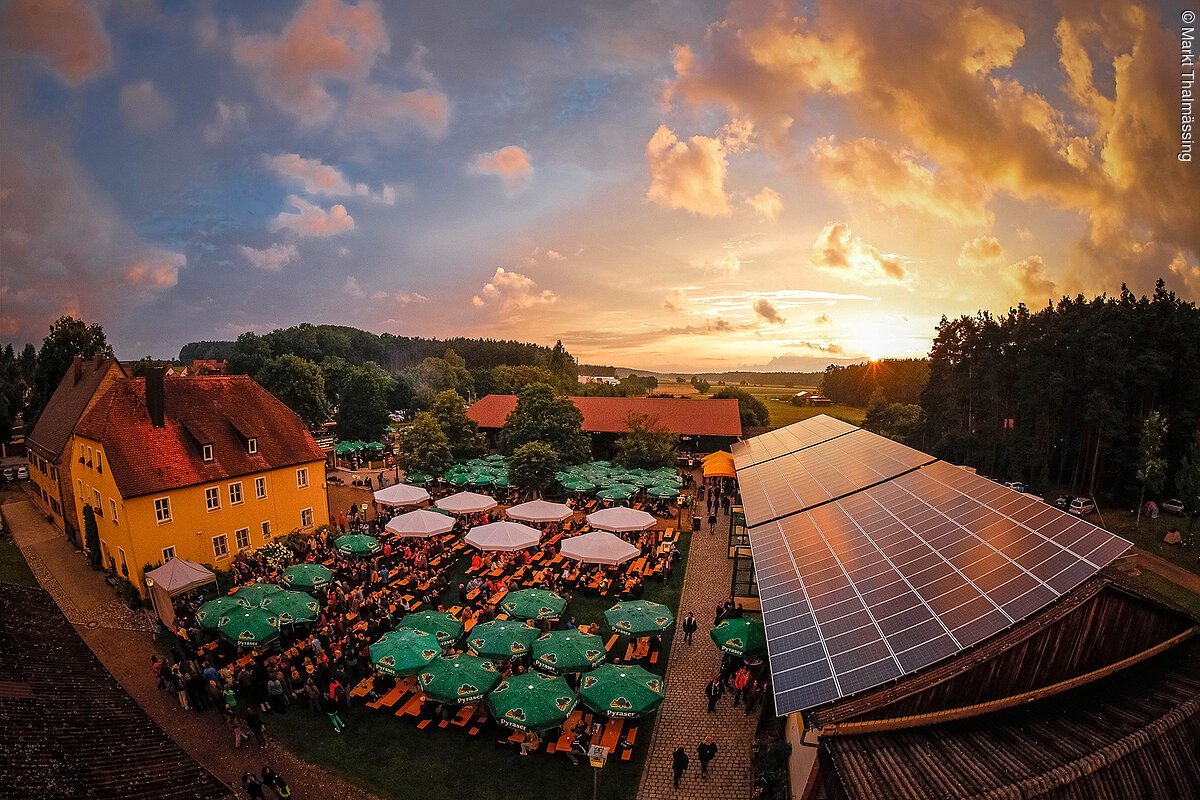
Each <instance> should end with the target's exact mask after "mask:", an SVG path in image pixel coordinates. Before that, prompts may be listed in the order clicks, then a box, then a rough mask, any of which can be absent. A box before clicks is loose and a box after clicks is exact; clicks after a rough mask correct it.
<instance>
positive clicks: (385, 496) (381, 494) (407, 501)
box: [375, 483, 429, 506]
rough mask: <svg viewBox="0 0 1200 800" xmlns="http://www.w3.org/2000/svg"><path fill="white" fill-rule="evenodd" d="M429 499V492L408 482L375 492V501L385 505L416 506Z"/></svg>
mask: <svg viewBox="0 0 1200 800" xmlns="http://www.w3.org/2000/svg"><path fill="white" fill-rule="evenodd" d="M428 499H429V492H427V491H425V490H424V489H422V488H421V487H419V486H409V485H408V484H407V483H396V484H393V485H391V486H388V487H387V488H384V489H380V490H379V491H378V492H376V493H375V502H377V503H382V504H383V505H385V506H414V505H416V504H417V503H424V502H425V501H426V500H428Z"/></svg>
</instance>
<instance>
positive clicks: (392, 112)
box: [343, 84, 450, 141]
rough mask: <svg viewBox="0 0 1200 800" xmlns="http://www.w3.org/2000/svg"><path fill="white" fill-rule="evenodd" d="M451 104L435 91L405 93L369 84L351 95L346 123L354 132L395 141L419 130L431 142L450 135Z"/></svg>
mask: <svg viewBox="0 0 1200 800" xmlns="http://www.w3.org/2000/svg"><path fill="white" fill-rule="evenodd" d="M449 120H450V102H449V100H447V99H446V95H444V94H442V93H441V92H439V91H434V90H432V89H414V90H412V91H402V90H400V89H393V88H391V87H388V86H379V85H377V84H365V85H363V86H359V87H358V88H357V89H355V90H354V92H353V93H352V94H351V95H350V100H349V101H348V102H347V103H346V109H345V115H344V117H343V121H344V123H345V124H346V125H348V126H349V127H351V128H355V129H360V130H367V131H372V132H374V133H376V134H378V135H380V136H382V137H385V138H392V137H394V136H396V135H397V134H399V133H404V132H406V131H408V130H413V129H415V130H419V131H421V132H422V133H423V134H424V135H425V137H426V138H427V139H430V140H434V141H436V140H438V139H441V138H442V137H443V136H445V135H446V128H447V126H448V124H449Z"/></svg>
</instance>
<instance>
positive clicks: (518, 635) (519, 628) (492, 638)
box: [467, 619, 539, 659]
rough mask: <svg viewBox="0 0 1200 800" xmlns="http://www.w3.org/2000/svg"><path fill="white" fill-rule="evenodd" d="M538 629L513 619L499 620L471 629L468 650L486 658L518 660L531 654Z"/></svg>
mask: <svg viewBox="0 0 1200 800" xmlns="http://www.w3.org/2000/svg"><path fill="white" fill-rule="evenodd" d="M538 636H539V633H538V630H537V628H531V627H529V626H528V625H526V624H525V623H524V622H517V621H516V620H511V619H497V620H492V621H491V622H484V623H482V624H479V625H476V626H475V627H474V628H471V635H470V637H469V638H468V639H467V649H469V650H470V651H471V652H472V653H474V654H475V655H477V656H483V657H484V658H497V659H505V658H517V657H518V656H523V655H525V654H526V653H528V652H529V648H530V647H531V646H532V645H533V640H534V639H536V638H538Z"/></svg>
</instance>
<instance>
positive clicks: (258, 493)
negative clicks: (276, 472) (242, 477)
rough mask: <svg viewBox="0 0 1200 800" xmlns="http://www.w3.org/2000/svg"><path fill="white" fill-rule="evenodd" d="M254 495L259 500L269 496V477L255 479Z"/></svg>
mask: <svg viewBox="0 0 1200 800" xmlns="http://www.w3.org/2000/svg"><path fill="white" fill-rule="evenodd" d="M254 496H255V497H257V498H258V499H259V500H265V499H266V498H267V479H266V478H255V479H254Z"/></svg>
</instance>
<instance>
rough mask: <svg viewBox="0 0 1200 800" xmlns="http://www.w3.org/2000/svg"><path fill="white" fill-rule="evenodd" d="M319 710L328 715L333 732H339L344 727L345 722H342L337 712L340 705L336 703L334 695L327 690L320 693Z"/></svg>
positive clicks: (340, 707) (340, 708) (339, 709)
mask: <svg viewBox="0 0 1200 800" xmlns="http://www.w3.org/2000/svg"><path fill="white" fill-rule="evenodd" d="M321 710H322V711H324V712H325V713H326V714H328V715H329V721H330V722H332V723H333V732H334V733H341V732H342V731H343V730H345V728H346V723H344V722H342V718H341V716H339V712H340V711H341V710H342V706H341V704H340V703H338V701H337V698H336V697H335V696H331V695H330V694H329V692H322V693H321Z"/></svg>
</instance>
